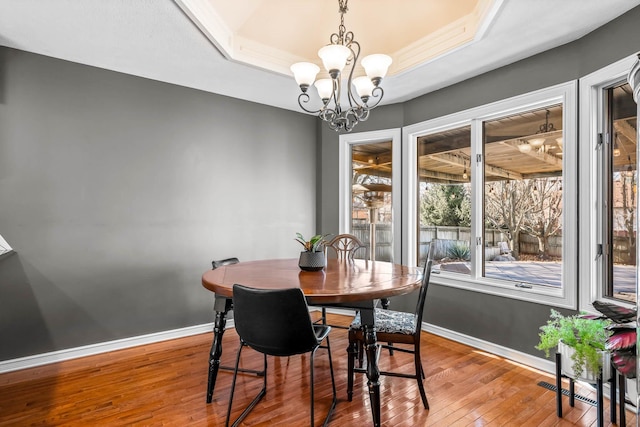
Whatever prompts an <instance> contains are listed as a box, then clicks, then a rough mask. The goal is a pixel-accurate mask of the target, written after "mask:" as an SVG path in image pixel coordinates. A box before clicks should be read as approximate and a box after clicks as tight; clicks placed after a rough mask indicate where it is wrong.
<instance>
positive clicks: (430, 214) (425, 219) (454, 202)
mask: <svg viewBox="0 0 640 427" xmlns="http://www.w3.org/2000/svg"><path fill="white" fill-rule="evenodd" d="M421 221H422V223H423V224H424V225H435V226H451V227H469V226H470V225H471V202H470V200H469V196H468V194H467V190H466V189H465V187H464V186H463V185H431V186H429V187H428V188H427V189H426V190H425V192H424V194H423V197H422V209H421Z"/></svg>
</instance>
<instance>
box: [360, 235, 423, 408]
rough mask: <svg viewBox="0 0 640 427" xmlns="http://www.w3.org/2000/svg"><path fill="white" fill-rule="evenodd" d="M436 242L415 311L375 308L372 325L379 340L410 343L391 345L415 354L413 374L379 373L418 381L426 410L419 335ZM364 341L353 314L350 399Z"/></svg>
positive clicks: (396, 348) (386, 346)
mask: <svg viewBox="0 0 640 427" xmlns="http://www.w3.org/2000/svg"><path fill="white" fill-rule="evenodd" d="M434 248H435V245H434V244H433V243H432V244H431V245H429V252H428V255H427V260H426V261H425V264H424V272H423V277H422V285H421V286H420V293H419V295H418V302H417V304H416V310H415V312H414V313H405V312H400V311H393V310H381V309H375V311H374V316H375V325H376V333H377V337H378V341H380V342H387V343H394V344H409V345H412V348H411V349H408V348H403V347H397V346H394V347H393V349H394V350H395V351H401V352H405V353H412V354H413V355H414V364H415V373H414V374H407V373H402V372H388V371H381V372H380V375H387V376H394V377H402V378H413V379H415V380H417V382H418V390H419V391H420V397H421V398H422V403H423V405H424V407H425V409H429V402H428V400H427V395H426V393H425V391H424V385H423V379H424V378H425V375H424V369H423V367H422V361H421V359H420V335H421V326H422V315H423V311H424V303H425V301H426V297H427V289H428V288H429V279H430V277H431V265H432V264H433V252H434ZM363 343H364V333H363V330H362V325H361V323H360V316H359V315H358V316H356V318H355V319H354V321H353V323H351V326H350V327H349V346H348V348H347V354H348V364H347V371H348V379H347V396H348V399H349V401H351V400H352V398H353V377H354V372H366V370H365V369H363V368H362V364H360V367H359V368H356V367H355V360H356V358H357V357H358V354H359V353H360V354H361V352H359V351H358V348H361V347H362V345H363ZM389 347H390V346H389V344H378V354H377V356H379V355H380V349H381V348H389Z"/></svg>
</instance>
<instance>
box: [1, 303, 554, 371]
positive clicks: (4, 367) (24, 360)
mask: <svg viewBox="0 0 640 427" xmlns="http://www.w3.org/2000/svg"><path fill="white" fill-rule="evenodd" d="M317 310H319V309H318V308H315V307H312V308H311V309H310V311H317ZM327 312H328V313H333V314H342V315H347V316H353V315H354V310H349V309H336V308H331V309H327ZM233 327H234V324H233V319H229V320H228V321H227V328H233ZM212 330H213V323H206V324H203V325H196V326H190V327H186V328H180V329H173V330H169V331H163V332H157V333H153V334H147V335H140V336H137V337H130V338H124V339H119V340H114V341H107V342H103V343H97V344H91V345H86V346H82V347H76V348H70V349H65V350H60V351H54V352H50V353H43V354H37V355H33V356H27V357H21V358H18V359H12V360H6V361H0V373H5V372H11V371H16V370H19V369H26V368H32V367H35V366H41V365H46V364H48V363H55V362H61V361H63V360H70V359H76V358H79V357H85V356H91V355H94V354H100V353H105V352H108V351H115V350H122V349H125V348H130V347H135V346H139V345H145V344H151V343H155V342H160V341H166V340H171V339H175V338H181V337H186V336H190V335H196V334H201V333H206V332H211V331H212ZM422 330H424V331H426V332H430V333H432V334H434V335H438V336H441V337H443V338H447V339H450V340H452V341H456V342H459V343H462V344H466V345H469V346H471V347H474V348H477V349H479V350H483V351H486V352H487V353H491V354H495V355H497V356H501V357H504V358H506V359H509V360H513V361H514V362H518V363H521V364H523V365H527V366H530V367H532V368H536V369H539V370H541V371H545V372H549V373H551V374H553V373H554V372H555V364H554V363H553V362H551V361H549V360H547V359H542V358H540V357H535V356H532V355H530V354H526V353H522V352H520V351H515V350H512V349H510V348H508V347H503V346H500V345H496V344H494V343H491V342H488V341H483V340H480V339H477V338H474V337H472V336H469V335H464V334H461V333H458V332H455V331H451V330H448V329H444V328H441V327H439V326H435V325H432V324H427V323H423V324H422Z"/></svg>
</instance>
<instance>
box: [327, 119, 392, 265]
mask: <svg viewBox="0 0 640 427" xmlns="http://www.w3.org/2000/svg"><path fill="white" fill-rule="evenodd" d="M401 136H402V130H401V129H400V128H394V129H384V130H377V131H370V132H359V133H348V134H343V135H340V137H339V141H338V146H339V150H338V151H339V152H338V165H339V169H338V182H339V188H338V212H339V215H338V232H339V233H351V197H352V195H351V166H352V164H351V163H352V162H351V147H352V146H353V145H359V144H374V143H376V142H384V141H389V140H391V156H392V171H391V204H392V212H393V213H392V215H393V221H392V225H391V227H392V233H393V246H392V247H393V250H392V254H393V259H394V260H395V261H394V262H396V263H398V262H400V261H399V260H401V259H402V246H403V242H402V233H401V230H402V223H401V221H402V218H401V215H400V214H399V213H398V210H400V211H402V210H403V209H402V191H401V188H402V185H401V181H400V180H401V179H402V174H401V166H402V163H401V159H402V138H401Z"/></svg>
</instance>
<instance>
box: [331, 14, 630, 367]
mask: <svg viewBox="0 0 640 427" xmlns="http://www.w3.org/2000/svg"><path fill="white" fill-rule="evenodd" d="M638 22H640V7H636V8H635V9H632V10H631V11H629V12H628V13H626V14H625V15H622V16H621V17H619V18H618V19H616V20H614V21H612V22H610V23H609V24H607V25H605V26H603V27H601V28H600V29H598V30H596V31H594V32H592V33H590V34H588V35H586V36H585V37H583V38H581V39H580V40H577V41H575V42H573V43H570V44H567V45H564V46H561V47H558V48H556V49H553V50H550V51H547V52H544V53H542V54H539V55H536V56H533V57H530V58H527V59H524V60H522V61H519V62H516V63H514V64H511V65H508V66H505V67H502V68H500V69H497V70H494V71H491V72H488V73H486V74H483V75H481V76H478V77H476V78H472V79H469V80H466V81H464V82H461V83H459V84H456V85H453V86H450V87H447V88H444V89H441V90H439V91H436V92H433V93H430V94H427V95H424V96H421V97H419V98H416V99H413V100H411V101H408V102H405V103H403V104H401V105H399V106H398V105H395V106H388V107H383V108H381V109H378V110H374V111H373V112H372V113H371V114H372V115H371V118H370V119H369V121H367V122H366V123H365V124H363V125H362V126H360V125H358V128H357V129H356V130H355V132H363V131H370V130H376V129H386V128H389V127H400V126H402V125H411V124H415V123H418V122H422V121H425V120H429V119H432V118H435V117H441V116H443V115H446V114H450V113H455V112H458V111H462V110H466V109H469V108H472V107H476V106H479V105H484V104H487V103H490V102H494V101H498V100H501V99H505V98H508V97H512V96H515V95H520V94H523V93H526V92H530V91H533V90H537V89H541V88H545V87H548V86H551V85H554V84H558V83H563V82H567V81H571V80H575V79H578V78H580V77H582V76H584V75H586V74H589V73H590V72H592V71H595V70H597V69H599V68H602V67H604V66H606V65H608V64H610V63H612V62H615V61H617V60H620V59H622V58H624V57H626V56H629V55H632V54H634V53H635V52H637V51H639V50H640V25H638ZM398 108H399V109H400V110H398ZM387 111H391V112H392V114H391V116H390V117H388V116H387ZM321 144H322V156H323V162H322V164H321V174H322V184H323V187H322V204H321V206H322V212H321V214H320V215H319V219H320V221H321V223H320V224H321V228H322V229H323V230H327V229H328V230H332V229H335V228H337V226H338V201H337V199H335V197H334V198H331V197H329V195H331V194H337V192H338V178H337V176H338V163H337V161H338V151H337V150H338V136H337V135H336V134H335V132H333V133H331V132H330V131H326V132H323V133H322V141H321ZM332 201H333V202H332ZM392 307H395V308H396V309H405V310H411V309H412V308H413V307H415V300H414V299H413V298H411V297H400V298H396V299H395V300H394V301H393V303H392ZM560 311H564V312H566V310H560ZM548 316H549V307H548V306H544V305H540V304H534V303H528V302H523V301H517V300H513V299H510V298H502V297H496V296H491V295H487V294H482V293H477V292H470V291H465V290H460V289H454V288H449V287H443V286H438V285H433V286H431V288H430V289H429V296H428V298H427V303H426V308H425V321H427V322H429V323H432V324H435V325H438V326H441V327H443V328H446V329H450V330H453V331H457V332H460V333H463V334H466V335H470V336H473V337H477V338H479V339H481V340H486V341H489V342H493V343H495V344H498V345H502V346H506V347H509V348H512V349H515V350H519V351H522V352H524V353H528V354H533V355H536V356H542V353H541V352H539V351H537V350H535V349H534V348H533V347H534V345H535V344H536V343H537V341H538V332H539V331H538V328H539V326H540V325H542V324H544V323H545V322H546V320H547V318H548Z"/></svg>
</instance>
